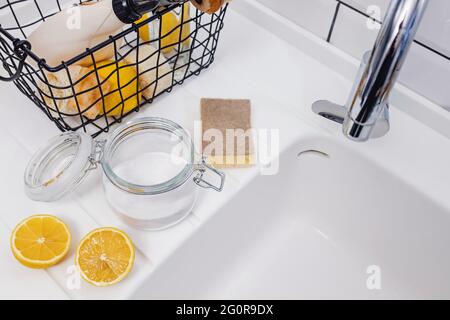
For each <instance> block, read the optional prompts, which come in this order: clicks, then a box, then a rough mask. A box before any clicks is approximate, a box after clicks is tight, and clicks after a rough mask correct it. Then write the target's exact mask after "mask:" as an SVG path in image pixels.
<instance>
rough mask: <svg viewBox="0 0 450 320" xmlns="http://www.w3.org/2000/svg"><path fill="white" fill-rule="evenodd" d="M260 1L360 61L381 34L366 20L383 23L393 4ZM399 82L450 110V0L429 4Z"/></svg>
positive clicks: (379, 1) (377, 1)
mask: <svg viewBox="0 0 450 320" xmlns="http://www.w3.org/2000/svg"><path fill="white" fill-rule="evenodd" d="M239 1H243V0H239ZM257 1H259V2H260V3H262V4H264V5H266V6H267V7H269V8H271V9H272V10H274V11H276V12H277V13H279V14H281V15H283V16H284V17H286V18H288V19H290V20H291V21H293V22H295V23H297V24H298V25H300V26H302V27H304V28H306V29H308V30H309V31H311V32H313V33H315V34H316V35H318V36H320V37H321V38H322V39H324V40H327V41H329V42H330V43H332V44H334V45H335V46H336V47H338V48H340V49H342V50H344V51H346V52H348V53H349V54H351V55H353V56H355V57H356V58H359V59H360V58H361V57H362V55H363V53H364V52H365V51H367V50H370V49H371V48H372V46H373V44H374V41H375V38H376V36H377V34H378V28H377V25H378V24H377V23H376V22H373V21H372V20H371V19H369V18H367V16H366V15H367V14H369V15H370V16H372V17H375V18H377V19H378V20H382V18H383V17H384V13H385V11H386V8H387V6H388V4H389V1H390V0H342V1H339V0H276V1H275V0H257ZM400 82H402V83H403V84H405V85H406V86H408V87H409V88H411V89H413V90H414V91H416V92H418V93H420V94H421V95H423V96H425V97H427V98H428V99H430V100H431V101H433V102H435V103H437V104H439V105H441V106H443V107H444V108H447V109H449V110H450V0H429V6H428V8H427V12H426V13H425V17H424V19H423V21H422V23H421V26H420V29H419V31H418V34H417V36H416V42H415V43H414V44H413V47H412V49H411V51H410V53H409V56H408V58H407V61H406V63H405V66H404V68H403V70H402V73H401V75H400Z"/></svg>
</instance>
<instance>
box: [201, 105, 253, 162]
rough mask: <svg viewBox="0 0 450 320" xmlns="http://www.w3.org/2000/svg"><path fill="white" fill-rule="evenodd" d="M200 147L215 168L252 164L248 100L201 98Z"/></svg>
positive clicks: (251, 134) (251, 136)
mask: <svg viewBox="0 0 450 320" xmlns="http://www.w3.org/2000/svg"><path fill="white" fill-rule="evenodd" d="M201 119H202V148H203V149H202V150H203V155H204V156H206V157H207V158H208V163H210V164H212V165H214V166H215V167H217V168H235V167H247V166H250V165H253V164H254V162H255V161H254V156H253V153H254V151H253V133H252V127H251V103H250V100H232V99H202V100H201Z"/></svg>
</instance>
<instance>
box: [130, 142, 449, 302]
mask: <svg viewBox="0 0 450 320" xmlns="http://www.w3.org/2000/svg"><path fill="white" fill-rule="evenodd" d="M355 150H356V149H355ZM355 150H353V149H352V148H350V147H349V146H348V145H346V144H344V143H342V142H340V141H337V140H334V139H333V140H332V139H331V138H330V139H328V138H326V137H309V138H301V139H299V140H298V141H296V142H295V143H293V144H292V145H291V146H290V147H288V148H286V149H285V151H284V152H283V153H282V155H281V156H280V172H279V174H277V175H274V176H258V177H256V178H255V179H253V180H252V181H251V182H250V183H249V184H248V185H247V186H246V187H244V189H243V190H242V191H241V192H239V193H238V195H237V196H236V197H235V198H234V199H232V200H231V201H229V202H228V203H227V204H226V205H225V206H223V207H222V208H221V209H219V210H218V211H217V212H216V213H215V214H214V215H212V216H211V218H210V219H209V220H207V221H206V222H205V223H204V224H203V225H202V226H201V227H199V230H197V232H195V234H193V236H192V237H190V238H189V239H188V240H187V241H186V242H185V243H184V244H183V245H182V246H181V247H180V248H179V249H178V250H177V251H176V252H175V253H174V254H173V255H172V256H171V257H170V258H169V259H168V260H166V262H165V263H164V264H162V265H161V266H160V267H159V268H157V269H156V270H155V272H154V273H153V274H152V275H151V276H149V278H148V279H147V281H144V282H143V284H142V286H141V287H140V288H139V289H138V290H137V291H136V292H135V294H134V297H135V298H182V299H304V298H306V299H309V298H342V299H350V298H356V299H359V298H372V299H373V298H375V299H378V298H380V299H381V298H393V299H396V298H450V274H449V273H448V270H450V253H449V251H448V244H449V243H450V232H448V230H450V214H449V212H448V210H447V209H445V208H441V207H439V206H437V205H436V204H435V202H433V201H432V200H431V199H429V198H427V196H426V195H425V194H422V193H421V192H420V190H417V189H415V188H413V187H412V186H410V185H408V184H407V183H406V182H404V181H402V180H401V179H400V178H397V177H396V176H395V175H394V174H392V173H390V172H388V171H386V170H385V169H383V168H382V167H380V166H378V165H377V164H376V163H374V162H372V161H371V160H370V159H367V158H365V157H364V155H362V154H359V153H358V152H357V151H355ZM425 188H426V186H425ZM374 270H375V271H374ZM374 277H376V279H377V280H376V281H378V282H377V283H378V284H379V285H378V286H375V287H373V286H371V285H370V283H372V282H371V281H373V280H374ZM368 282H369V285H368Z"/></svg>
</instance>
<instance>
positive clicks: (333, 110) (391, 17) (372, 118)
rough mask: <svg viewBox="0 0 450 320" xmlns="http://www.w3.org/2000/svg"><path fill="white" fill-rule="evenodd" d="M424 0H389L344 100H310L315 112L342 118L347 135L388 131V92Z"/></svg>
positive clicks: (372, 135) (364, 135)
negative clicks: (373, 42)
mask: <svg viewBox="0 0 450 320" xmlns="http://www.w3.org/2000/svg"><path fill="white" fill-rule="evenodd" d="M427 4H428V0H391V3H390V4H389V7H388V9H387V13H386V16H385V18H384V22H383V24H382V26H381V30H380V32H379V34H378V38H377V40H376V42H375V45H374V47H373V49H372V51H371V52H368V53H366V54H365V55H364V57H363V61H362V63H361V66H360V69H359V72H358V75H357V78H356V81H355V83H354V85H353V89H352V91H351V94H350V97H349V100H348V101H347V104H346V105H345V106H340V105H336V104H334V103H331V102H329V101H325V100H322V101H317V102H315V103H314V105H313V110H314V111H315V112H316V113H318V114H321V115H323V116H325V117H327V118H330V119H333V120H335V121H339V122H342V124H343V133H344V135H345V136H346V137H348V138H349V139H351V140H354V141H367V140H368V139H369V138H377V137H380V136H383V135H384V134H386V133H387V132H388V131H389V105H388V102H389V94H390V93H391V91H392V88H393V86H394V84H395V82H396V81H397V78H398V75H399V73H400V70H401V67H402V66H403V63H404V61H405V59H406V56H407V54H408V51H409V49H410V47H411V44H412V42H413V40H414V36H415V34H416V32H417V28H418V26H419V24H420V21H421V19H422V17H423V13H424V11H425V8H426V6H427Z"/></svg>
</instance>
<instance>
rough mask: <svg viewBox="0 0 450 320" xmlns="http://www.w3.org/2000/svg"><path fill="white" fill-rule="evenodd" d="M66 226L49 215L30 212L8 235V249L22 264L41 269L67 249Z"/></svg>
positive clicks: (53, 261)
mask: <svg viewBox="0 0 450 320" xmlns="http://www.w3.org/2000/svg"><path fill="white" fill-rule="evenodd" d="M71 238H72V237H71V235H70V231H69V228H68V227H67V225H66V224H65V223H64V222H63V221H62V220H60V219H58V218H57V217H54V216H50V215H34V216H31V217H28V218H27V219H25V220H23V221H22V222H20V223H19V224H18V225H17V226H16V228H15V229H14V231H13V233H12V235H11V250H12V252H13V254H14V256H15V257H16V259H17V260H18V261H19V262H20V263H22V264H23V265H25V266H27V267H30V268H35V269H45V268H49V267H51V266H53V265H55V264H57V263H58V262H60V261H61V260H62V259H63V258H64V256H65V255H66V254H67V252H68V251H69V247H70V241H71Z"/></svg>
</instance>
